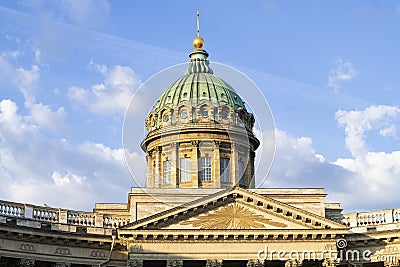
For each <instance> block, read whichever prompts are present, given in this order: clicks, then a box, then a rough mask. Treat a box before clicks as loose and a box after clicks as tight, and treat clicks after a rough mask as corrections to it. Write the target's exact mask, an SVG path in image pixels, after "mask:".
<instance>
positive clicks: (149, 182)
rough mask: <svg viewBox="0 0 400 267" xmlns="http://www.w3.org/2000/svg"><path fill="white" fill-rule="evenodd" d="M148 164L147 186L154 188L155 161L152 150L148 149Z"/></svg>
mask: <svg viewBox="0 0 400 267" xmlns="http://www.w3.org/2000/svg"><path fill="white" fill-rule="evenodd" d="M146 164H147V173H146V174H147V175H146V178H147V179H146V187H148V188H153V187H154V177H153V167H154V166H153V161H152V151H148V152H147V155H146Z"/></svg>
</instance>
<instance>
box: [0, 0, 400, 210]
mask: <svg viewBox="0 0 400 267" xmlns="http://www.w3.org/2000/svg"><path fill="white" fill-rule="evenodd" d="M196 8H198V9H200V12H201V22H200V24H201V34H202V36H203V38H204V39H205V41H206V44H205V49H206V50H207V51H208V52H209V53H210V57H209V59H210V60H211V61H215V62H220V63H224V64H228V65H230V66H233V67H235V68H237V69H239V70H240V71H242V72H244V73H246V74H247V75H248V76H249V77H250V78H251V79H252V80H253V81H254V82H255V83H256V84H257V85H258V86H259V88H260V89H261V90H262V92H263V94H264V96H265V97H266V99H267V100H268V102H269V105H270V107H271V110H272V113H273V115H274V118H275V123H276V127H277V134H276V143H277V151H276V159H275V162H274V165H273V167H272V170H271V173H270V175H269V178H268V179H267V182H266V183H265V184H264V186H268V187H324V188H325V190H326V192H327V193H328V194H329V196H328V200H329V201H334V202H342V205H343V207H344V208H345V210H348V211H350V210H372V209H385V208H394V207H399V206H400V205H399V203H400V196H398V194H397V188H398V186H399V185H400V178H399V177H400V147H399V134H398V127H399V115H400V109H399V105H400V103H399V101H400V100H399V95H400V91H399V90H400V88H399V85H400V75H399V74H400V73H399V69H400V66H399V65H400V53H399V52H398V47H400V37H399V36H400V35H399V33H400V27H399V26H400V1H394V0H393V1H314V0H313V1H311V0H310V1H301V2H296V3H294V2H292V1H138V2H133V1H124V2H122V1H105V0H104V1H101V0H98V1H94V0H93V1H90V0H88V1H68V0H60V1H40V0H31V1H0V179H1V182H2V187H1V188H0V199H6V200H10V201H20V202H28V203H35V204H43V203H47V204H49V205H51V206H57V207H66V208H74V209H86V210H87V209H91V208H93V205H94V202H125V201H126V198H127V193H128V192H129V188H130V187H131V186H134V182H133V180H132V179H131V178H130V175H129V172H128V171H127V168H126V166H125V163H124V156H123V150H122V140H121V132H122V124H123V118H124V112H125V109H126V106H127V104H128V103H129V99H130V97H131V96H132V95H133V94H134V92H135V91H136V90H137V88H138V87H139V86H140V85H141V84H142V83H143V82H144V81H146V80H147V79H148V78H149V77H151V76H152V75H153V74H155V73H157V72H158V71H160V70H162V69H164V68H166V67H169V66H172V65H175V64H179V63H183V62H186V61H187V59H188V53H189V52H190V51H191V49H192V47H191V40H192V39H193V37H194V36H195V19H194V18H195V16H194V14H195V10H196ZM228 82H229V81H228ZM154 100H155V99H154ZM149 101H153V99H149ZM256 104H257V103H256ZM249 105H251V103H249ZM257 115H258V114H257ZM259 116H260V115H259ZM143 121H144V118H143ZM143 128H144V127H143V126H141V125H139V126H138V128H137V132H135V133H134V134H133V138H143V134H144V133H143ZM131 157H132V159H133V160H138V161H140V160H143V154H142V153H141V151H140V149H139V148H138V150H137V151H133V152H132V155H131ZM141 168H142V166H138V172H140V171H144V170H143V169H141Z"/></svg>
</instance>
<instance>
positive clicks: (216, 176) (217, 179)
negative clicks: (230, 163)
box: [211, 141, 221, 188]
mask: <svg viewBox="0 0 400 267" xmlns="http://www.w3.org/2000/svg"><path fill="white" fill-rule="evenodd" d="M220 143H221V142H219V141H214V160H213V163H212V164H213V165H212V166H213V167H212V173H211V176H212V179H213V183H214V188H220V187H221V153H220V150H219V145H220Z"/></svg>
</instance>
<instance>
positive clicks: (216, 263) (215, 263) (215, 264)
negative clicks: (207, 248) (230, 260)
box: [206, 260, 222, 267]
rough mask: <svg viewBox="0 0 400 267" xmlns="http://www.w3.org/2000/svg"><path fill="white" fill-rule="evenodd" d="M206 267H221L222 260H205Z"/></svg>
mask: <svg viewBox="0 0 400 267" xmlns="http://www.w3.org/2000/svg"><path fill="white" fill-rule="evenodd" d="M206 267H222V260H207V263H206Z"/></svg>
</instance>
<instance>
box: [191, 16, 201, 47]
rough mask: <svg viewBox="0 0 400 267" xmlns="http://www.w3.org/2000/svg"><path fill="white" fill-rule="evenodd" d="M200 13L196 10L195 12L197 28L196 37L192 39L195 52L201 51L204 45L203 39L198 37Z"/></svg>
mask: <svg viewBox="0 0 400 267" xmlns="http://www.w3.org/2000/svg"><path fill="white" fill-rule="evenodd" d="M199 17H200V13H199V11H198V10H196V26H197V37H196V38H194V39H193V42H192V43H193V46H194V48H195V49H196V50H201V48H202V47H203V45H204V40H203V38H201V37H200V20H199Z"/></svg>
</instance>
